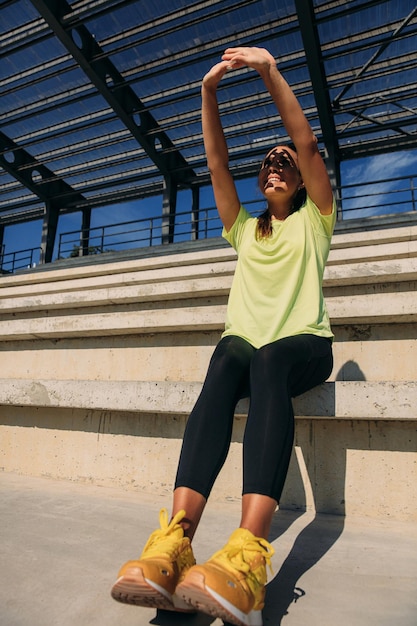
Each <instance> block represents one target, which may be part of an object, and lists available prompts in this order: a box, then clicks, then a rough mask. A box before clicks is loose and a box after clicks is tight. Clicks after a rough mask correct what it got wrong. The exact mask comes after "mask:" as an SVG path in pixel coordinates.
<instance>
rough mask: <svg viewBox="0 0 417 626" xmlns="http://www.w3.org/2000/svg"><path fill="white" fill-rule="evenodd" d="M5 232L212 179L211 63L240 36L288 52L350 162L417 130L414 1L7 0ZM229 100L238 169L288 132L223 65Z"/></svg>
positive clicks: (315, 109) (2, 80) (307, 98)
mask: <svg viewBox="0 0 417 626" xmlns="http://www.w3.org/2000/svg"><path fill="white" fill-rule="evenodd" d="M0 23H1V34H0V57H1V62H0V85H1V93H2V97H1V100H0V232H1V229H3V230H4V227H5V226H7V225H12V224H17V223H21V222H26V221H30V220H34V219H43V220H44V233H45V232H46V233H47V234H46V237H45V242H44V243H45V249H44V260H46V261H48V260H50V259H51V254H52V247H53V240H54V236H55V231H56V225H57V221H58V218H59V215H61V214H63V213H68V212H73V211H81V212H83V214H84V215H89V214H90V212H91V210H92V209H94V208H95V207H101V206H106V205H109V204H116V203H120V202H122V201H126V200H134V199H140V198H147V197H150V196H155V195H159V194H160V195H161V196H162V198H163V202H162V203H161V205H162V206H161V211H165V212H168V213H172V212H173V211H175V199H176V194H177V192H178V190H180V189H191V190H192V191H193V202H195V205H196V206H198V192H199V189H200V188H201V187H203V186H205V185H207V184H208V182H209V180H208V172H207V167H206V161H205V155H204V148H203V142H202V134H201V121H200V86H201V79H202V77H203V75H204V74H205V73H206V71H208V69H209V68H210V67H211V65H213V64H214V63H215V62H217V61H218V60H220V57H221V54H222V52H223V50H224V49H225V48H226V47H228V46H231V45H233V46H235V45H244V46H262V47H266V48H268V49H269V50H270V52H271V53H272V54H273V55H274V56H275V57H276V59H277V61H278V64H279V67H280V69H281V71H282V73H283V74H284V76H285V77H286V79H287V80H288V82H289V83H290V84H291V86H292V87H293V89H294V91H295V93H296V95H297V97H298V99H299V101H300V103H301V106H302V107H303V109H304V111H305V113H306V115H307V118H308V119H309V122H310V124H311V126H312V128H313V130H314V132H315V134H316V136H317V138H318V141H319V146H320V148H321V150H322V151H323V154H324V155H325V158H326V161H327V166H328V169H329V171H330V172H331V175H332V177H333V181H334V183H335V184H336V185H337V184H339V182H340V163H341V162H342V161H344V160H348V159H352V158H356V157H359V156H364V155H367V156H369V155H375V154H380V153H387V152H395V151H399V150H408V149H412V148H415V147H416V139H417V90H416V76H417V72H416V70H417V54H416V33H417V8H416V5H415V1H414V0H401V1H399V0H226V1H221V0H208V1H207V0H206V1H205V0H198V1H191V2H189V1H185V0H159V1H158V2H149V1H144V0H1V3H0ZM219 102H220V108H221V113H222V120H223V123H224V127H225V134H226V138H227V141H228V145H229V150H230V167H231V170H232V173H233V174H234V176H235V178H236V179H242V178H247V177H251V176H255V175H256V174H257V171H258V168H259V162H260V160H261V157H262V156H263V155H264V153H265V152H266V151H267V150H268V149H269V148H270V147H271V146H272V145H276V144H277V143H280V142H285V141H287V140H288V137H287V134H286V131H285V129H284V128H283V126H282V123H281V120H280V118H279V116H278V115H277V112H276V109H275V107H274V106H273V104H272V102H271V99H270V97H269V95H268V93H267V92H266V91H265V88H264V85H263V84H262V82H261V81H260V79H259V77H258V75H257V74H256V72H254V71H252V70H248V69H247V68H244V69H240V70H235V71H232V72H230V73H228V74H227V75H226V77H225V78H224V79H223V80H222V83H221V86H220V88H219Z"/></svg>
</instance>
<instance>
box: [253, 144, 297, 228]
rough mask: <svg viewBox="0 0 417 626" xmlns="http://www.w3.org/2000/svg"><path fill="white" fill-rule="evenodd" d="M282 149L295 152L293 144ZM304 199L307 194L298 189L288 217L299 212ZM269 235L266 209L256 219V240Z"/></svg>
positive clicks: (268, 214)
mask: <svg viewBox="0 0 417 626" xmlns="http://www.w3.org/2000/svg"><path fill="white" fill-rule="evenodd" d="M284 147H286V148H290V149H291V150H293V151H294V152H297V150H296V147H295V145H294V144H293V143H288V144H286V145H285V146H284ZM306 199H307V192H306V190H305V187H301V189H299V190H298V191H297V193H296V194H295V196H294V200H293V203H292V207H291V210H290V213H289V215H291V214H292V213H295V212H296V211H299V210H300V209H301V207H302V206H303V204H304V203H305V201H306ZM270 235H272V219H271V214H270V212H269V209H266V210H265V211H264V212H263V213H262V214H261V215H260V216H259V217H258V224H257V226H256V238H257V239H266V238H267V237H270Z"/></svg>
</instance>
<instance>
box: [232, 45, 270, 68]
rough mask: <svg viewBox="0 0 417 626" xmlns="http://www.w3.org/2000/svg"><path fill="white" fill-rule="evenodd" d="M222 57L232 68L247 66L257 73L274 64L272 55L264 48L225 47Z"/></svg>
mask: <svg viewBox="0 0 417 626" xmlns="http://www.w3.org/2000/svg"><path fill="white" fill-rule="evenodd" d="M222 59H223V61H225V62H226V63H227V64H228V65H229V66H230V67H232V68H234V69H239V68H241V67H244V66H247V67H251V68H252V69H254V70H257V71H258V72H259V73H262V70H265V69H269V68H270V67H271V66H274V67H275V66H276V63H275V59H274V57H273V56H272V54H271V53H270V52H268V50H266V49H265V48H244V47H238V48H227V50H225V51H224V54H223V56H222Z"/></svg>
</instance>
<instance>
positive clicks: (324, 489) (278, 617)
mask: <svg viewBox="0 0 417 626" xmlns="http://www.w3.org/2000/svg"><path fill="white" fill-rule="evenodd" d="M336 380H365V375H364V373H363V372H362V370H361V369H360V367H359V366H358V364H357V363H356V362H355V361H347V362H346V363H345V364H344V365H343V366H342V367H341V369H340V370H339V372H338V373H337V375H336ZM332 401H333V403H334V402H335V398H333V400H332ZM333 411H334V407H333ZM328 415H329V416H330V415H334V412H331V413H328ZM348 445H349V440H348V439H347V438H346V436H345V435H344V434H343V429H341V428H340V426H339V424H338V423H337V420H332V419H330V420H329V419H328V418H327V419H310V420H302V419H301V420H297V427H296V436H295V445H294V454H293V457H292V460H291V464H290V469H289V472H288V477H287V481H286V486H285V489H284V493H283V499H282V501H281V504H280V510H279V511H278V512H277V513H276V515H275V516H274V520H273V524H272V528H271V533H270V537H269V540H270V541H271V542H272V541H274V540H276V539H277V538H278V537H282V535H283V534H284V533H286V532H287V531H288V530H289V529H290V527H291V526H292V525H294V524H295V522H297V526H298V525H299V524H302V516H303V515H305V516H306V525H305V526H304V528H302V530H301V531H300V532H299V534H298V535H297V536H296V539H295V541H294V543H293V545H292V547H291V550H290V552H289V553H288V556H287V557H286V558H285V560H284V561H283V563H282V566H281V568H280V569H279V571H278V573H277V575H276V576H275V577H274V578H273V580H272V581H271V582H270V583H269V584H268V586H267V592H266V603H265V609H264V611H263V618H264V623H265V624H268V622H269V623H270V624H273V626H278V625H279V624H281V621H282V618H283V617H284V616H285V615H287V614H288V612H289V607H290V605H291V604H294V603H296V602H297V601H298V600H300V598H302V597H304V596H306V595H307V594H308V593H309V591H308V589H304V588H303V587H302V586H301V585H302V584H303V583H302V582H300V580H301V579H302V577H303V575H304V574H305V573H306V572H307V571H308V570H310V569H311V568H312V567H314V565H316V564H317V563H318V562H319V561H320V559H322V558H323V556H324V555H325V554H326V553H327V552H328V551H329V550H330V549H331V548H332V546H334V544H335V543H336V542H337V541H338V539H339V538H340V536H341V535H342V533H343V529H344V525H345V482H346V460H347V449H348ZM307 511H311V513H307ZM324 512H325V513H324ZM312 516H313V517H312ZM311 518H312V519H311ZM308 520H310V521H308Z"/></svg>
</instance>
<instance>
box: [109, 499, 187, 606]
mask: <svg viewBox="0 0 417 626" xmlns="http://www.w3.org/2000/svg"><path fill="white" fill-rule="evenodd" d="M184 516H185V511H179V513H177V514H176V515H175V517H173V519H172V520H171V522H170V523H168V512H167V510H166V509H162V510H161V511H160V513H159V522H160V526H161V528H158V529H157V530H155V531H154V532H153V533H152V534H151V535H150V537H149V539H148V542H147V544H146V546H145V548H144V549H143V552H142V555H141V557H140V558H139V559H138V560H136V561H128V562H127V563H125V564H124V565H123V567H122V568H121V570H120V572H119V577H118V579H117V581H116V582H115V584H114V585H113V587H112V590H111V595H112V597H113V598H114V599H115V600H118V601H119V602H125V603H127V604H136V605H138V606H149V607H154V608H158V609H165V610H170V611H188V612H189V611H194V610H195V609H193V608H192V607H190V605H189V604H186V603H185V602H184V600H182V599H181V598H180V597H178V596H177V594H176V592H175V589H176V587H177V584H178V582H179V581H180V580H182V578H183V577H184V575H185V573H186V572H187V571H188V570H189V569H190V567H192V566H193V565H194V564H195V558H194V555H193V551H192V548H191V543H190V540H189V538H188V537H184V531H183V528H182V526H180V524H179V522H180V521H181V520H182V519H183V517H184Z"/></svg>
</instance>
